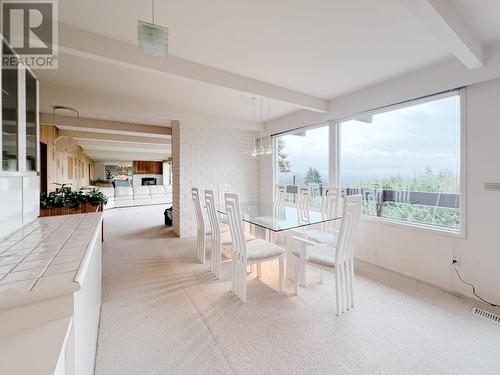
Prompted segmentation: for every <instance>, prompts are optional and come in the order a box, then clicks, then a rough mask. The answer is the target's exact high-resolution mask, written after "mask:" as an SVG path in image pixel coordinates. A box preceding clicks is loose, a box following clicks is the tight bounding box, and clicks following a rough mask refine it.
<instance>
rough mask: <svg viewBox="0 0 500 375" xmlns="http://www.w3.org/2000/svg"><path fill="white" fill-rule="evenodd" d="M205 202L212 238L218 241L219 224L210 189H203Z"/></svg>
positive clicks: (212, 193)
mask: <svg viewBox="0 0 500 375" xmlns="http://www.w3.org/2000/svg"><path fill="white" fill-rule="evenodd" d="M205 204H206V206H207V213H208V220H209V222H210V229H211V232H212V240H214V241H217V242H220V226H219V218H218V216H217V208H216V207H215V197H214V192H213V191H212V190H205Z"/></svg>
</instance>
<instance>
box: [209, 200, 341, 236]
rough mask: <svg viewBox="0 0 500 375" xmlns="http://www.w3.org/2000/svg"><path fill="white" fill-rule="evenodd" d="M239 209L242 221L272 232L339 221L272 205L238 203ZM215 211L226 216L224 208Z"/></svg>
mask: <svg viewBox="0 0 500 375" xmlns="http://www.w3.org/2000/svg"><path fill="white" fill-rule="evenodd" d="M240 208H241V218H242V219H243V221H245V222H247V223H250V224H253V225H257V226H259V227H262V228H265V229H268V230H271V231H274V232H280V231H284V230H289V229H295V228H300V227H304V226H308V225H314V224H320V223H325V222H328V221H332V220H339V219H341V217H340V216H338V215H335V216H328V215H325V214H322V213H321V212H320V211H319V210H311V209H310V210H299V209H297V208H296V207H288V206H276V205H274V204H272V203H255V202H245V203H240ZM217 211H218V212H219V213H221V214H224V215H225V214H226V209H225V207H223V208H222V207H221V208H219V209H218V210H217Z"/></svg>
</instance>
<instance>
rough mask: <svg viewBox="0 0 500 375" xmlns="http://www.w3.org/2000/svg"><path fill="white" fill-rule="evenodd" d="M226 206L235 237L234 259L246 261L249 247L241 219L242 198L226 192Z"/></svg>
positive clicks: (233, 236) (232, 234) (230, 226)
mask: <svg viewBox="0 0 500 375" xmlns="http://www.w3.org/2000/svg"><path fill="white" fill-rule="evenodd" d="M224 201H225V207H226V212H227V217H228V220H229V229H230V230H231V236H232V238H233V247H232V249H233V255H234V260H235V261H238V262H246V259H247V248H246V242H245V229H244V227H243V220H242V219H241V210H240V200H239V197H238V195H237V194H231V193H226V194H224Z"/></svg>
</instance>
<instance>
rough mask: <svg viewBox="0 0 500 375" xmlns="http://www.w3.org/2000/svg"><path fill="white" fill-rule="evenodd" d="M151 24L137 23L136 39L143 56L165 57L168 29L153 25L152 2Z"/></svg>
mask: <svg viewBox="0 0 500 375" xmlns="http://www.w3.org/2000/svg"><path fill="white" fill-rule="evenodd" d="M151 10H152V17H151V21H152V23H149V22H145V21H137V39H138V41H139V45H140V46H141V49H142V52H143V53H144V54H145V55H149V56H156V57H167V54H168V27H166V26H160V25H156V24H155V1H154V0H152V6H151Z"/></svg>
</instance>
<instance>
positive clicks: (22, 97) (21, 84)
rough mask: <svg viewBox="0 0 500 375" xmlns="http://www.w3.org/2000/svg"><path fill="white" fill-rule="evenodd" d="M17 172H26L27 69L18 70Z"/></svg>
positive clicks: (22, 67)
mask: <svg viewBox="0 0 500 375" xmlns="http://www.w3.org/2000/svg"><path fill="white" fill-rule="evenodd" d="M17 170H18V171H19V172H25V171H26V69H25V67H24V65H23V64H19V65H18V69H17Z"/></svg>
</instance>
